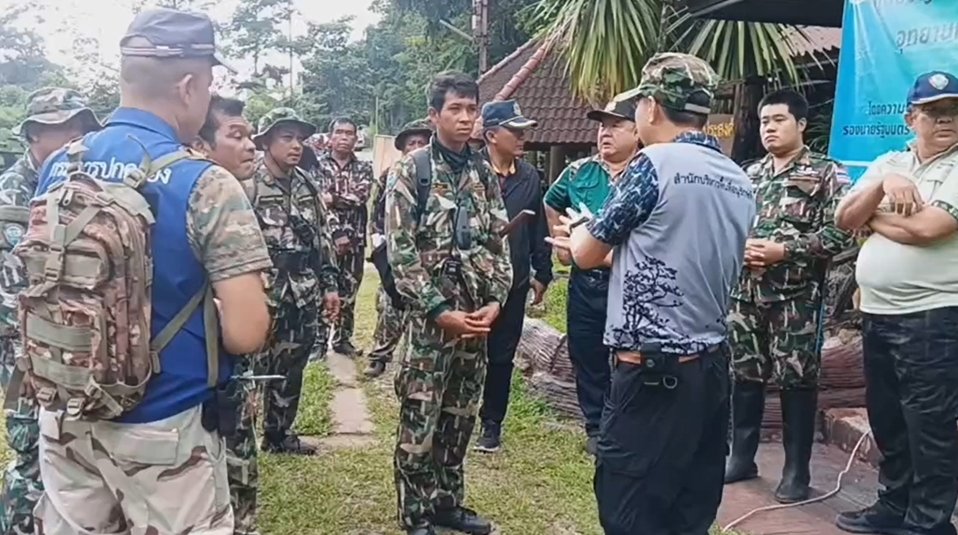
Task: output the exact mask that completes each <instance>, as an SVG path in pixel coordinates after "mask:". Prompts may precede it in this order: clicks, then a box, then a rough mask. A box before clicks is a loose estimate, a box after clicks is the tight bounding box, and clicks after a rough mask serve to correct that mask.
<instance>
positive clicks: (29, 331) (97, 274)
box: [7, 140, 219, 420]
mask: <svg viewBox="0 0 958 535" xmlns="http://www.w3.org/2000/svg"><path fill="white" fill-rule="evenodd" d="M85 151H86V147H84V146H83V145H82V140H78V141H75V142H73V143H72V144H70V145H69V147H68V148H67V156H68V158H69V163H68V165H69V167H68V170H67V177H66V179H65V180H64V181H63V182H62V183H60V184H58V185H56V186H54V187H53V188H51V189H50V190H49V191H48V192H47V193H46V194H44V195H43V196H41V197H39V198H37V199H35V200H34V201H33V203H32V204H31V207H30V225H29V227H28V229H27V232H26V234H25V235H24V236H23V239H22V240H21V241H20V243H19V244H18V245H17V247H16V249H15V251H14V254H16V256H17V257H19V259H20V260H21V261H22V263H23V266H24V268H25V270H26V274H27V287H26V289H25V290H24V291H23V292H22V293H21V294H20V297H19V300H20V307H19V320H20V331H21V337H22V341H23V351H22V353H21V354H20V355H17V359H16V362H17V372H16V376H15V378H14V379H13V380H12V381H11V384H10V391H9V393H8V395H7V403H8V404H9V403H11V402H15V401H16V398H17V396H16V395H10V393H16V391H17V390H20V386H21V385H20V384H19V383H21V382H22V381H24V380H25V381H26V384H25V385H23V386H24V390H23V392H24V393H25V394H27V395H32V396H33V397H35V398H36V399H37V401H38V402H39V403H40V404H41V405H42V406H43V407H45V408H47V409H48V410H61V409H64V410H65V412H66V417H67V418H69V419H81V418H82V419H104V420H109V419H113V418H116V417H118V416H121V415H123V414H124V413H126V412H128V411H129V410H130V409H132V408H133V407H135V406H136V405H137V404H138V403H139V402H140V401H142V399H143V396H144V393H145V391H146V385H147V383H148V382H149V380H150V378H151V377H152V376H153V374H155V373H160V372H161V369H160V359H159V354H160V351H162V350H163V348H164V347H165V346H166V345H167V344H168V343H169V342H170V341H171V340H172V339H173V337H174V336H175V335H176V333H177V332H178V331H179V330H180V329H181V328H182V327H183V325H185V324H186V322H187V321H188V320H189V318H190V317H191V316H192V315H193V313H194V312H195V311H196V310H197V309H198V308H199V306H200V305H201V304H203V306H204V311H203V314H204V321H205V324H206V349H207V362H208V365H209V384H210V386H211V387H212V386H215V385H216V382H217V375H218V370H219V366H218V358H219V354H218V349H219V346H218V331H219V325H218V318H217V314H216V306H215V303H214V301H213V293H212V289H211V287H210V285H209V284H208V283H207V284H205V285H204V286H203V288H201V290H200V291H199V292H198V293H197V294H196V295H195V296H193V297H192V298H191V299H190V301H189V302H188V304H187V305H186V306H185V307H184V308H183V309H182V310H180V311H179V313H177V314H176V315H175V316H174V317H173V318H172V319H171V320H170V322H169V323H168V324H167V325H166V326H165V328H164V329H163V330H162V331H161V332H159V333H158V334H157V336H156V337H151V314H152V303H151V290H152V282H153V257H152V244H151V240H152V225H153V223H154V222H155V218H154V215H153V212H152V211H151V208H150V205H149V203H148V202H147V200H146V199H145V198H144V197H143V195H142V193H141V188H142V187H143V185H144V184H145V183H146V181H147V179H148V178H149V177H153V176H155V175H156V174H157V173H159V172H161V171H162V170H164V169H166V168H168V167H170V166H172V165H173V164H175V163H177V162H179V161H181V160H184V159H188V158H192V157H193V156H192V155H191V154H190V153H187V152H185V151H177V152H174V153H172V154H169V155H166V156H163V157H161V158H159V159H158V160H156V161H152V160H151V159H150V157H149V156H148V155H147V156H146V157H145V158H144V160H143V163H142V164H141V165H140V167H139V168H137V169H134V170H132V171H131V172H128V173H127V174H126V176H125V177H124V179H123V181H122V182H108V181H105V180H99V179H96V178H94V177H93V176H92V175H91V174H90V173H89V172H87V171H85V170H84V167H83V162H82V155H83V153H84V152H85ZM144 152H145V150H144Z"/></svg>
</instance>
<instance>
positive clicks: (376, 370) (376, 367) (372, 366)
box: [363, 360, 386, 379]
mask: <svg viewBox="0 0 958 535" xmlns="http://www.w3.org/2000/svg"><path fill="white" fill-rule="evenodd" d="M385 372H386V363H385V362H383V361H381V360H371V361H369V364H368V365H367V366H366V369H365V370H363V375H365V376H366V377H368V378H370V379H375V378H377V377H379V376H380V375H382V374H383V373H385Z"/></svg>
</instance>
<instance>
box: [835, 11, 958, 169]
mask: <svg viewBox="0 0 958 535" xmlns="http://www.w3.org/2000/svg"><path fill="white" fill-rule="evenodd" d="M935 70H944V71H949V72H951V73H954V74H958V0H846V2H845V16H844V22H843V24H842V50H841V56H840V59H839V62H838V84H837V89H836V94H835V106H834V110H835V111H834V116H833V118H832V135H831V144H830V150H829V152H830V155H831V156H832V157H833V158H835V159H837V160H839V161H841V162H843V163H844V164H845V165H847V166H848V170H849V173H850V174H851V175H852V177H853V179H857V178H858V177H859V176H861V174H862V173H863V172H864V171H865V167H866V166H868V165H869V164H870V163H871V162H872V161H873V160H874V159H875V158H876V157H878V156H880V155H882V154H884V153H886V152H888V151H891V150H901V149H902V148H904V147H905V145H906V144H907V143H908V141H909V140H910V139H911V138H912V137H913V135H912V133H911V131H910V130H909V128H908V126H907V124H905V112H906V103H905V100H906V97H907V96H908V90H909V89H910V88H911V86H912V85H913V84H914V83H915V78H917V77H918V75H920V74H922V73H925V72H928V71H935Z"/></svg>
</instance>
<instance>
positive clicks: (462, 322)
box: [436, 309, 498, 338]
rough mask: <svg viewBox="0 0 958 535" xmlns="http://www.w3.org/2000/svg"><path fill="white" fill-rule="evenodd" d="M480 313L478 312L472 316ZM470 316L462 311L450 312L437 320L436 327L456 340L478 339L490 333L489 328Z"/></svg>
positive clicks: (444, 313) (441, 315)
mask: <svg viewBox="0 0 958 535" xmlns="http://www.w3.org/2000/svg"><path fill="white" fill-rule="evenodd" d="M480 310H481V309H480ZM478 312H479V311H476V312H473V313H472V314H476V313H478ZM497 313H498V312H497ZM470 316H471V315H470V314H466V313H465V312H463V311H461V310H450V311H448V312H443V313H442V314H440V315H439V317H437V318H436V325H438V326H439V328H440V329H442V330H443V331H445V333H446V334H448V335H449V336H452V337H454V338H477V337H479V336H483V335H486V334H488V333H489V330H490V328H489V326H484V327H483V326H482V325H481V322H478V321H476V320H474V319H470ZM490 324H491V322H490Z"/></svg>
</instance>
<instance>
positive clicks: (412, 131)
mask: <svg viewBox="0 0 958 535" xmlns="http://www.w3.org/2000/svg"><path fill="white" fill-rule="evenodd" d="M409 136H426V137H430V136H432V123H430V122H429V119H419V120H418V121H410V122H408V123H406V126H403V127H402V131H401V132H399V133H398V134H396V139H395V141H394V142H393V145H394V146H395V147H396V150H399V151H401V150H402V148H403V146H404V145H405V144H406V138H408V137H409Z"/></svg>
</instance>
